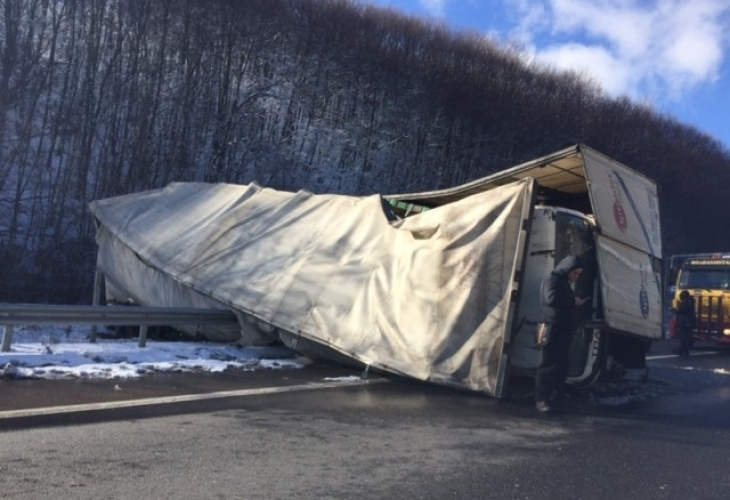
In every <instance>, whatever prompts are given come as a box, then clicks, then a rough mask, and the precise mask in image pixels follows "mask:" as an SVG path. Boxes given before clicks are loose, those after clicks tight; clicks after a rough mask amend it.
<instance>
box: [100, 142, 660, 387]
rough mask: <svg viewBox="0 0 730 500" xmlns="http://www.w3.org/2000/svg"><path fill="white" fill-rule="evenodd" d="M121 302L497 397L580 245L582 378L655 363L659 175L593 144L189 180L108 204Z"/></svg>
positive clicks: (524, 362)
mask: <svg viewBox="0 0 730 500" xmlns="http://www.w3.org/2000/svg"><path fill="white" fill-rule="evenodd" d="M90 208H91V210H92V212H93V214H94V216H95V218H96V221H97V228H98V230H97V242H98V245H99V251H98V257H97V268H98V270H99V272H100V273H101V274H102V275H103V276H104V279H105V283H106V296H107V300H108V302H110V303H136V304H141V305H146V306H160V307H166V306H176V307H180V306H190V307H211V308H221V309H228V310H231V311H233V312H234V313H235V314H236V315H237V316H238V318H239V324H238V325H235V326H234V327H233V328H231V327H228V328H219V329H212V328H209V327H202V326H200V327H198V326H195V325H179V327H180V329H181V330H182V331H184V332H186V333H187V334H188V335H190V336H191V337H202V338H205V339H208V340H213V341H230V342H239V343H242V344H246V345H258V344H265V343H270V342H282V343H284V344H285V345H287V346H289V347H290V348H292V349H294V350H295V351H298V352H301V353H302V354H305V355H308V356H310V357H312V358H315V359H328V360H334V361H338V362H344V363H349V364H356V365H359V366H365V367H369V368H372V369H373V370H378V371H381V372H385V373H392V374H396V375H400V376H406V377H410V378H414V379H418V380H423V381H427V382H433V383H436V384H440V385H446V386H450V387H456V388H459V389H466V390H472V391H476V392H480V393H484V394H487V395H490V396H494V397H497V398H502V397H505V396H506V395H507V385H508V381H509V380H510V378H511V377H520V376H525V375H527V376H531V375H532V374H534V371H535V369H536V367H537V365H538V363H539V360H540V350H539V347H538V346H537V345H536V343H535V340H534V339H535V336H534V330H535V327H536V324H537V322H538V320H539V317H538V311H539V304H538V296H539V286H540V282H541V280H542V279H543V278H544V277H545V276H546V275H547V274H548V273H549V272H550V271H551V270H552V268H553V267H554V266H555V264H556V263H557V262H558V261H559V260H560V259H561V258H562V257H564V256H565V255H578V256H580V257H581V258H582V259H583V260H584V262H585V265H586V272H585V273H584V275H583V276H582V278H581V280H580V281H579V282H578V283H577V284H576V287H577V288H578V293H579V294H580V295H584V296H591V297H592V299H593V300H592V306H591V307H590V308H588V309H587V310H586V312H585V313H584V317H582V318H581V322H580V328H579V329H578V330H577V331H576V332H575V335H574V341H573V346H572V354H571V371H570V380H571V381H572V382H573V383H576V384H589V383H592V382H594V381H595V380H597V379H598V378H599V377H600V375H601V374H605V373H606V372H607V371H609V370H611V371H615V370H616V367H618V368H619V369H623V368H643V367H644V366H645V361H644V360H645V357H644V354H645V351H646V346H647V343H648V342H650V341H652V340H655V339H660V338H661V337H662V298H663V293H662V286H661V269H662V265H661V234H660V217H659V203H658V194H657V186H656V184H655V182H654V181H652V180H651V179H649V178H647V177H645V176H643V175H641V174H640V173H638V172H637V171H635V170H632V169H630V168H629V167H627V166H625V165H622V164H620V163H618V162H616V161H614V160H612V159H610V158H608V157H607V156H605V155H602V154H601V153H598V152H597V151H595V150H593V149H591V148H589V147H587V146H584V145H576V146H573V147H570V148H567V149H564V150H561V151H558V152H556V153H554V154H551V155H548V156H545V157H542V158H538V159H536V160H533V161H531V162H528V163H524V164H521V165H518V166H515V167H513V168H510V169H507V170H504V171H501V172H498V173H496V174H493V175H490V176H487V177H484V178H482V179H477V180H475V181H472V182H470V183H468V184H465V185H462V186H458V187H454V188H449V189H444V190H437V191H428V192H420V193H405V194H393V195H380V194H374V195H371V196H362V197H356V196H344V195H336V194H313V193H310V192H307V191H299V192H296V193H292V192H285V191H278V190H274V189H269V188H262V187H261V186H258V185H257V184H255V183H252V184H249V185H231V184H206V183H172V184H170V185H168V186H167V187H165V188H161V189H158V190H152V191H146V192H142V193H133V194H130V195H124V196H119V197H114V198H108V199H104V200H98V201H95V202H92V204H91V207H90Z"/></svg>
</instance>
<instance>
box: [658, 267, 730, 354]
mask: <svg viewBox="0 0 730 500" xmlns="http://www.w3.org/2000/svg"><path fill="white" fill-rule="evenodd" d="M672 260H676V261H678V262H677V263H678V264H679V265H678V266H677V269H678V271H677V273H676V280H675V281H673V282H674V283H675V287H674V290H673V298H672V307H673V308H674V309H676V308H677V307H678V306H679V302H680V300H679V294H680V293H681V292H682V291H683V290H687V291H688V292H689V293H690V295H692V296H693V297H694V299H695V304H696V308H697V329H696V330H695V333H694V337H695V338H696V339H699V340H714V341H716V342H718V343H727V344H730V253H727V254H722V253H706V254H688V255H682V256H674V257H672ZM680 262H681V263H680Z"/></svg>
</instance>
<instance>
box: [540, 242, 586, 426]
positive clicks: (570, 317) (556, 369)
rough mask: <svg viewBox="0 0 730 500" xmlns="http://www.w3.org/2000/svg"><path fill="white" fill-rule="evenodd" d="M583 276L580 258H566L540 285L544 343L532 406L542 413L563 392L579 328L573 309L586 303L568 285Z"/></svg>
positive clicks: (584, 299)
mask: <svg viewBox="0 0 730 500" xmlns="http://www.w3.org/2000/svg"><path fill="white" fill-rule="evenodd" d="M582 273H583V266H582V264H581V262H580V259H579V258H578V257H575V256H568V257H565V258H564V259H563V260H561V261H560V263H559V264H558V265H557V266H556V267H555V269H553V271H552V272H551V273H550V274H549V275H548V276H547V277H546V278H545V279H544V280H543V282H542V287H541V289H540V314H541V319H540V320H541V322H542V323H543V325H542V328H543V329H544V330H543V331H544V337H545V339H546V340H545V341H544V342H543V345H542V361H541V363H540V366H539V367H538V369H537V374H536V376H535V407H536V408H537V409H538V410H539V411H542V412H545V411H550V409H551V408H550V400H551V399H552V398H553V394H554V393H558V394H561V393H562V391H563V389H564V385H565V379H566V378H567V376H568V368H569V361H570V359H569V354H570V342H571V340H572V338H573V333H574V332H575V330H576V329H577V326H578V325H577V314H576V307H581V306H582V305H583V304H585V303H586V301H587V300H589V299H587V298H578V297H576V296H575V293H574V292H573V287H572V286H571V284H573V283H575V282H576V281H578V278H579V277H580V275H581V274H582Z"/></svg>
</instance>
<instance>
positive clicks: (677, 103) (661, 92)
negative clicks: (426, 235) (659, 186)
mask: <svg viewBox="0 0 730 500" xmlns="http://www.w3.org/2000/svg"><path fill="white" fill-rule="evenodd" d="M360 1H361V3H362V4H372V5H374V6H377V7H386V8H390V9H393V10H396V11H399V12H402V13H404V14H407V15H412V16H417V17H421V18H424V19H427V20H430V21H434V22H438V23H444V24H446V25H447V26H449V27H450V28H452V29H454V30H456V31H462V30H469V31H475V32H478V33H480V34H483V35H484V36H485V37H489V38H491V39H493V40H496V41H498V42H500V43H504V44H510V45H515V46H517V47H519V48H520V49H521V50H522V51H523V53H524V55H525V57H526V58H527V59H528V60H531V61H537V62H541V63H544V64H547V65H550V66H552V67H555V68H559V69H570V70H575V71H578V72H580V73H581V74H584V75H586V76H589V77H591V78H592V79H593V80H594V81H595V82H596V83H597V84H598V85H600V87H601V88H602V89H603V91H604V92H605V93H606V94H607V95H608V96H612V97H622V96H627V97H629V98H630V99H631V100H632V101H634V102H636V103H638V104H642V105H648V106H650V107H651V108H653V109H654V110H656V111H657V112H659V113H662V114H664V115H667V116H669V117H671V118H674V119H676V120H678V121H680V122H682V123H684V124H687V125H690V126H693V127H696V128H697V129H699V130H700V131H701V132H704V133H707V134H709V135H710V136H712V137H714V138H715V139H718V140H719V141H720V142H721V143H722V144H723V145H724V146H725V148H727V149H729V150H730V0H360Z"/></svg>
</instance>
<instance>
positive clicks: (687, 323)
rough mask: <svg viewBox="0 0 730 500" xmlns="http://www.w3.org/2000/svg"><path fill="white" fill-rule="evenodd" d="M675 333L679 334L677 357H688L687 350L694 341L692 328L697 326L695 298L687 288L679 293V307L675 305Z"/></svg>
mask: <svg viewBox="0 0 730 500" xmlns="http://www.w3.org/2000/svg"><path fill="white" fill-rule="evenodd" d="M675 314H676V315H677V333H678V334H679V351H678V354H679V357H680V358H688V357H689V351H690V349H692V344H693V343H694V338H693V330H694V329H695V328H697V313H696V312H695V299H694V297H692V296H691V295H690V294H689V292H688V291H687V290H682V291H681V292H680V294H679V307H677V310H676V313H675Z"/></svg>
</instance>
